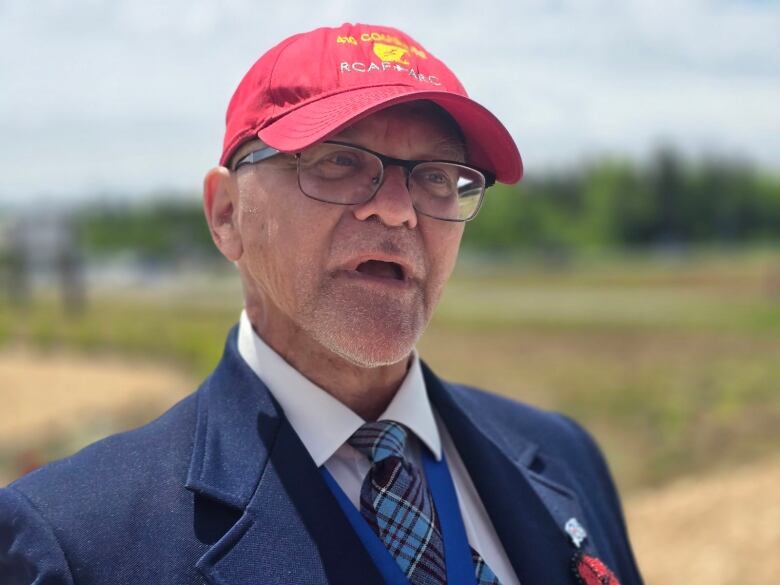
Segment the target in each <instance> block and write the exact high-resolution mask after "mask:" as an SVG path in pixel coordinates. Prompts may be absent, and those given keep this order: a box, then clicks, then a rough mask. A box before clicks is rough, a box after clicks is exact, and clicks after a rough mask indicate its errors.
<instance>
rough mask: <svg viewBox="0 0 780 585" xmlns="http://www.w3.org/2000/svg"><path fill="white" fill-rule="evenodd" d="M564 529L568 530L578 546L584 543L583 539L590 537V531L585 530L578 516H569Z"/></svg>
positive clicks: (567, 532)
mask: <svg viewBox="0 0 780 585" xmlns="http://www.w3.org/2000/svg"><path fill="white" fill-rule="evenodd" d="M563 529H564V530H565V531H566V534H568V535H569V538H571V541H572V542H573V543H574V546H576V547H577V548H580V545H581V544H582V543H583V541H584V540H585V539H586V538H588V533H587V532H585V529H584V528H583V527H582V524H580V522H579V520H577V519H576V518H569V519H568V520H567V521H566V525H565V526H564V527H563Z"/></svg>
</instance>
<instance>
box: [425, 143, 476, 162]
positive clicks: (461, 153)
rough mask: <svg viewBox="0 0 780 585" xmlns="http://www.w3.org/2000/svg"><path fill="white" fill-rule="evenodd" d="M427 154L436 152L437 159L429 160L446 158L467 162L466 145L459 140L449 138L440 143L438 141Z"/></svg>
mask: <svg viewBox="0 0 780 585" xmlns="http://www.w3.org/2000/svg"><path fill="white" fill-rule="evenodd" d="M426 152H427V153H432V152H435V153H436V156H435V157H429V158H441V157H443V158H445V159H447V160H461V159H462V160H463V161H464V162H466V160H467V157H466V145H465V144H463V142H462V141H461V140H458V139H457V138H452V137H447V138H442V139H441V140H440V141H438V142H437V143H436V144H434V145H433V147H432V148H431V150H428V151H426Z"/></svg>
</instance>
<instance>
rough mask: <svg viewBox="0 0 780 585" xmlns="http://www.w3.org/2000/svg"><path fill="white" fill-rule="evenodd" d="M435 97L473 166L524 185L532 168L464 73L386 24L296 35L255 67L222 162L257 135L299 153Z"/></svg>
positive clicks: (231, 114) (239, 92)
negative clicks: (398, 107)
mask: <svg viewBox="0 0 780 585" xmlns="http://www.w3.org/2000/svg"><path fill="white" fill-rule="evenodd" d="M413 100H430V101H432V102H434V103H436V104H438V105H439V106H440V107H442V108H443V109H444V110H446V111H447V112H448V113H449V114H450V115H451V116H452V117H453V118H454V119H455V121H456V122H457V123H458V125H459V126H460V129H461V131H462V132H463V135H464V137H465V139H466V148H467V151H468V153H469V162H470V163H471V164H473V165H475V166H478V167H481V168H484V169H486V170H489V171H491V172H493V173H494V174H495V175H496V178H497V179H498V180H499V181H501V182H503V183H516V182H517V181H519V180H520V178H521V177H522V175H523V163H522V160H521V158H520V153H519V152H518V150H517V146H516V145H515V142H514V140H513V139H512V136H511V135H510V134H509V132H508V131H507V129H506V128H505V127H504V125H503V124H502V123H501V122H499V121H498V118H496V117H495V116H494V115H493V114H491V113H490V112H489V111H488V110H487V109H485V108H484V107H483V106H481V105H479V104H478V103H477V102H475V101H474V100H472V99H470V98H469V97H468V95H467V94H466V90H465V89H464V88H463V85H461V83H460V81H458V79H457V78H456V77H455V74H454V73H453V72H452V71H450V69H449V68H448V67H447V66H446V65H445V64H444V63H442V62H441V61H439V60H438V59H437V58H436V57H434V56H433V55H431V54H430V53H429V52H428V51H427V50H425V49H424V48H423V47H422V46H421V45H420V44H419V43H418V42H417V41H415V40H414V39H412V38H411V37H409V36H408V35H406V34H405V33H403V32H401V31H399V30H397V29H395V28H389V27H385V26H373V25H367V24H343V25H341V26H340V27H338V28H318V29H316V30H313V31H311V32H307V33H301V34H297V35H294V36H292V37H290V38H288V39H286V40H284V41H282V42H281V43H279V44H278V45H276V46H275V47H274V48H272V49H271V50H269V51H268V52H267V53H265V54H264V55H263V56H262V57H260V59H258V60H257V62H256V63H255V64H254V65H253V66H252V67H251V69H249V71H248V72H247V73H246V75H245V76H244V78H243V79H242V80H241V83H239V85H238V88H237V89H236V92H235V93H234V94H233V97H232V99H231V100H230V104H229V105H228V110H227V120H226V121H227V128H226V130H225V141H224V145H223V149H222V157H221V158H220V164H222V165H225V164H227V162H228V161H229V160H230V157H231V156H232V155H233V153H235V151H236V150H237V149H238V148H239V147H240V146H241V145H242V144H243V143H244V142H247V141H248V140H252V139H254V138H255V137H257V138H259V139H260V140H262V141H263V142H264V143H265V144H267V145H268V146H272V147H273V148H276V149H278V150H280V151H282V152H299V151H301V150H303V149H304V148H306V147H308V146H311V145H312V144H315V143H317V142H320V141H322V140H325V139H326V138H328V137H329V136H332V135H333V134H336V133H338V132H340V131H341V130H343V129H344V128H346V127H347V126H350V125H351V124H353V123H355V122H356V121H358V120H359V119H361V118H363V117H365V116H368V115H369V114H372V113H374V112H376V111H378V110H381V109H384V108H387V107H389V106H393V105H395V104H400V103H403V102H409V101H413Z"/></svg>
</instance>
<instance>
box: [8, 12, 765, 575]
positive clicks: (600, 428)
mask: <svg viewBox="0 0 780 585" xmlns="http://www.w3.org/2000/svg"><path fill="white" fill-rule="evenodd" d="M344 21H359V22H369V23H380V24H388V25H391V26H397V27H398V28H401V29H403V30H404V31H406V32H408V33H409V34H410V35H412V36H413V37H415V38H417V39H418V40H420V42H421V44H422V45H423V46H424V47H425V48H426V49H427V50H428V51H430V52H431V53H433V54H435V55H437V56H438V57H440V58H441V59H443V60H444V61H445V62H446V63H448V64H449V65H450V66H451V67H452V68H453V69H454V70H455V71H456V73H457V74H458V75H459V77H460V79H461V80H462V81H463V83H464V85H465V86H466V87H467V89H468V90H469V92H470V94H471V96H472V97H474V98H475V99H477V100H478V101H480V102H482V103H483V104H485V105H486V106H487V107H489V108H490V109H491V110H492V111H493V112H494V113H495V114H496V115H497V116H498V117H499V118H500V119H501V120H502V121H504V123H505V124H506V125H507V127H508V128H509V129H510V131H511V132H512V133H513V135H514V137H515V140H516V141H517V143H518V145H519V147H520V150H521V152H522V153H523V157H524V161H525V165H526V178H525V179H524V180H523V181H522V182H521V183H520V184H519V185H518V186H512V187H507V186H497V187H495V188H494V189H493V190H491V192H489V194H488V197H487V200H486V203H485V205H484V206H483V208H482V211H481V213H480V216H479V218H478V219H477V220H476V221H475V222H472V223H471V224H469V225H468V227H467V229H466V234H465V239H464V243H463V249H462V256H461V260H460V262H459V265H458V267H457V269H456V274H455V276H454V278H453V280H452V282H451V284H450V285H449V288H448V290H447V293H446V295H445V298H444V300H443V302H442V305H441V307H440V309H439V311H438V313H437V315H436V317H435V319H434V322H433V324H432V326H431V328H430V330H429V331H428V333H427V334H426V335H425V337H424V339H423V340H422V342H421V344H420V350H421V353H422V355H423V357H424V358H425V359H426V360H427V361H428V362H429V363H430V364H431V365H432V366H433V367H434V369H436V370H437V371H438V372H439V373H440V374H442V375H443V376H444V377H446V378H450V379H454V380H458V381H462V382H468V383H472V384H475V385H479V386H483V387H487V388H491V389H493V390H495V391H498V392H501V393H503V394H506V395H508V396H512V397H515V398H517V399H520V400H524V401H527V402H530V403H533V404H536V405H539V406H541V407H544V408H550V409H556V410H559V411H563V412H566V413H568V414H570V415H572V416H574V417H575V418H577V419H578V420H580V421H581V422H582V423H584V424H585V425H586V426H587V427H588V428H589V429H591V430H592V431H593V433H594V434H595V436H596V437H597V439H598V440H599V442H600V444H601V445H602V447H603V448H604V450H605V452H606V454H607V456H608V458H609V461H610V463H611V465H612V468H613V471H614V474H615V477H616V479H617V481H618V484H619V487H620V489H621V491H622V493H623V496H624V503H625V507H626V514H627V518H628V522H629V529H630V532H631V535H632V538H633V540H634V545H635V548H636V552H637V555H638V558H639V561H640V565H641V567H642V569H643V571H644V573H645V577H646V579H647V581H648V583H651V584H652V583H662V582H663V583H691V582H707V583H710V584H719V583H736V582H742V581H743V580H744V576H745V575H749V576H750V577H751V580H753V581H756V582H770V578H771V577H775V578H777V576H778V575H780V560H778V556H777V550H778V548H780V498H778V496H777V485H778V483H780V392H778V379H779V378H780V115H779V114H778V107H777V104H778V103H780V35H778V30H780V2H777V1H774V0H763V1H762V0H741V1H738V0H688V1H686V2H678V3H672V4H668V3H666V4H665V3H658V2H651V1H650V0H624V1H623V2H619V3H616V2H607V1H595V0H593V1H566V0H561V1H554V0H546V1H538V2H537V1H517V0H515V1H510V0H505V1H496V2H491V1H484V2H480V3H479V7H477V8H475V7H474V6H473V3H466V2H452V1H450V2H443V1H439V2H428V3H420V2H405V1H399V2H392V3H389V2H388V3H366V2H357V0H354V1H350V0H344V1H336V2H331V3H328V4H327V5H325V4H323V5H321V6H319V7H317V8H316V9H313V8H312V7H311V6H308V7H306V8H305V9H304V4H303V3H296V2H283V3H282V2H279V3H275V4H273V5H271V4H270V3H262V4H261V3H256V2H248V1H246V0H226V1H221V2H216V1H215V0H202V1H200V0H188V1H187V2H184V1H183V0H170V1H168V2H166V3H152V2H130V1H129V0H127V1H126V0H115V1H113V2H107V1H106V2H104V1H101V0H91V1H88V0H70V1H68V2H65V1H60V0H56V1H55V0H39V1H38V2H34V3H30V2H23V1H21V0H0V485H2V484H4V483H6V482H8V481H11V480H13V479H14V478H16V477H18V476H19V475H21V474H23V473H25V472H27V471H29V470H30V469H33V468H34V467H36V466H38V465H40V464H42V463H44V462H46V461H48V460H50V459H53V458H58V457H62V456H65V455H67V454H69V453H72V452H74V451H75V450H77V449H79V448H80V447H82V446H84V445H85V444H87V443H88V442H91V441H93V440H96V439H98V438H100V437H102V436H104V435H106V434H108V433H111V432H116V431H118V430H121V429H125V428H130V427H133V426H137V425H139V424H142V423H144V422H146V421H148V420H150V419H151V418H154V417H155V416H157V415H158V414H159V413H161V412H162V411H163V410H165V409H166V408H167V407H168V406H169V405H170V404H172V403H173V402H174V401H176V400H178V399H180V398H181V397H183V396H185V395H186V394H188V393H189V392H191V391H192V390H193V389H194V388H195V387H196V385H197V384H198V382H199V381H200V379H202V377H203V376H205V375H206V374H207V373H208V372H209V371H210V370H211V369H212V367H213V366H214V364H215V363H216V362H217V360H218V358H219V356H220V353H221V350H222V345H223V342H224V337H225V334H226V333H227V330H228V329H229V327H230V326H231V325H232V324H233V323H234V322H235V321H236V320H237V318H238V315H239V311H240V308H241V293H240V288H239V284H238V278H237V275H236V274H235V273H234V271H233V269H232V266H231V265H229V264H228V263H227V262H226V261H224V260H222V259H221V257H219V256H218V254H217V253H216V250H215V248H214V247H213V245H212V244H211V241H210V237H209V234H208V232H207V229H206V225H205V221H204V220H203V218H202V212H201V207H200V184H201V180H202V176H203V175H204V173H205V171H206V170H208V168H210V167H211V166H213V165H215V164H216V161H217V159H218V156H219V153H220V151H221V147H220V145H221V140H222V132H223V123H224V122H223V120H224V111H225V108H226V106H227V102H228V100H229V98H230V95H231V94H232V91H233V89H234V88H235V86H236V84H237V83H238V81H239V79H240V78H241V76H242V75H243V73H244V72H245V71H246V69H247V68H248V67H249V66H250V65H251V63H252V62H254V60H255V59H256V58H257V57H258V56H259V55H260V54H261V53H262V52H264V51H265V50H266V49H268V48H270V47H271V46H272V45H273V44H275V43H276V42H278V41H279V40H281V39H282V38H284V37H285V36H288V35H290V34H293V33H295V32H300V31H303V30H307V29H310V28H315V27H317V26H322V25H337V24H340V23H341V22H344Z"/></svg>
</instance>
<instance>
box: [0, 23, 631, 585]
mask: <svg viewBox="0 0 780 585" xmlns="http://www.w3.org/2000/svg"><path fill="white" fill-rule="evenodd" d="M521 174H522V165H521V161H520V156H519V154H518V152H517V148H516V147H515V145H514V142H513V141H512V138H511V137H510V135H509V133H508V132H507V131H506V129H505V128H504V127H503V126H502V125H501V123H500V122H499V121H498V120H497V119H496V118H495V117H493V116H492V115H491V114H490V113H489V112H488V111H487V110H485V109H484V108H483V107H482V106H479V105H478V104H476V103H475V102H473V101H471V100H470V99H469V98H468V97H466V94H465V91H464V90H463V88H462V86H461V85H460V83H459V82H458V81H457V79H456V78H455V76H454V75H453V74H452V72H451V71H450V70H449V69H447V67H446V66H445V65H444V64H443V63H441V62H440V61H438V60H437V59H436V58H435V57H434V56H433V55H431V54H430V53H428V51H427V50H425V49H424V48H423V47H422V46H421V45H419V44H418V43H417V42H416V41H414V40H413V39H411V38H409V37H408V36H407V35H405V34H404V33H402V32H400V31H398V30H395V29H390V28H386V27H378V26H365V25H349V24H346V25H343V26H341V27H339V28H336V29H328V28H325V29H318V30H315V31H312V32H309V33H305V34H302V35H296V36H294V37H292V38H290V39H287V40H285V41H283V42H282V43H280V44H279V45H277V46H276V47H275V48H273V49H271V50H270V51H269V52H268V53H266V54H265V55H264V56H263V57H261V58H260V60H259V61H258V62H257V63H256V64H255V65H254V66H253V67H252V68H251V69H250V71H249V72H248V73H247V75H246V76H245V77H244V79H243V80H242V82H241V83H240V85H239V87H238V89H237V90H236V93H235V94H234V96H233V99H232V100H231V103H230V105H229V108H228V114H227V130H226V135H225V144H224V149H223V153H222V157H221V160H220V166H218V167H217V168H215V169H213V170H211V171H210V172H209V173H208V174H207V176H206V179H205V182H204V209H205V213H206V219H207V221H208V225H209V228H210V230H211V234H212V236H213V239H214V242H215V244H216V245H217V247H218V248H219V250H220V251H221V252H222V254H223V255H224V256H225V257H226V258H227V259H228V260H230V261H232V262H234V263H235V265H236V266H237V268H238V271H239V274H240V277H241V280H242V283H243V288H244V300H245V310H244V312H243V313H242V315H241V319H240V323H239V325H238V327H237V328H235V329H234V330H233V331H232V332H231V333H230V335H229V337H228V341H227V345H226V349H225V354H224V356H223V358H222V361H221V362H220V364H219V365H218V367H217V369H216V370H215V371H214V373H213V374H212V375H211V376H210V377H209V378H208V379H207V380H206V381H205V382H204V384H203V385H202V386H201V388H200V389H199V390H198V391H197V392H196V393H195V394H194V395H192V396H191V397H189V398H187V399H185V400H184V401H183V402H181V403H180V404H178V405H177V406H175V407H174V408H173V409H172V410H170V411H169V412H168V413H166V414H165V415H163V416H162V417H161V418H160V419H158V420H157V421H154V422H153V423H151V424H149V425H147V426H146V427H143V428H141V429H138V430H136V431H132V432H130V433H125V434H122V435H118V436H115V437H111V438H108V439H106V440H104V441H101V442H99V443H97V444H95V445H93V446H91V447H89V448H87V449H85V450H84V451H82V452H81V453H79V454H77V455H75V456H74V457H71V458H69V459H66V460H64V461H61V462H57V463H54V464H52V465H50V466H48V467H46V468H44V469H42V470H39V471H37V472H34V473H32V474H30V475H28V476H26V477H24V478H22V479H20V480H19V481H17V482H16V483H14V484H13V485H11V486H10V487H9V488H7V489H6V490H3V491H2V492H0V582H2V584H3V585H5V584H11V583H13V584H17V583H25V584H26V583H47V584H48V583H58V584H59V583H76V584H98V583H111V584H116V583H155V584H156V583H213V584H224V585H227V584H233V585H239V584H249V583H253V584H254V583H301V584H304V583H307V584H308V583H332V584H343V583H360V584H371V583H412V584H415V585H418V584H437V583H470V584H474V583H480V584H483V583H484V584H487V583H503V584H506V585H508V584H516V583H522V584H523V585H532V584H549V583H553V584H557V583H562V584H563V583H612V584H615V583H618V582H620V583H623V584H626V583H639V582H640V577H639V575H638V572H637V569H636V566H635V563H634V560H633V557H632V554H631V550H630V546H629V544H628V540H627V537H626V533H625V529H624V525H623V520H622V516H621V512H620V505H619V502H618V499H617V495H616V493H615V491H614V488H613V485H612V482H611V480H610V477H609V473H608V471H607V469H606V466H605V464H604V462H603V460H602V458H601V456H600V454H599V452H598V450H597V448H596V447H595V445H594V444H593V442H592V441H591V439H590V438H589V437H588V435H586V434H585V433H584V432H583V431H582V430H581V429H580V428H579V427H578V426H576V425H575V424H574V423H573V422H571V421H569V420H568V419H565V418H563V417H561V416H559V415H555V414H550V413H543V412H540V411H537V410H535V409H532V408H530V407H528V406H524V405H521V404H518V403H514V402H511V401H508V400H506V399H503V398H499V397H496V396H492V395H489V394H486V393H484V392H482V391H478V390H474V389H470V388H466V387H463V386H458V385H455V384H450V383H447V382H444V381H442V380H440V379H439V378H437V377H436V376H435V375H434V374H433V373H432V372H431V371H430V370H429V369H428V368H427V367H426V366H425V365H424V364H423V363H422V362H421V361H420V360H419V358H418V356H417V354H416V352H415V350H414V346H415V343H416V342H417V340H418V339H419V337H420V335H421V334H422V333H423V331H424V329H425V327H426V325H427V323H428V322H429V320H430V318H431V315H432V313H433V310H434V308H435V306H436V304H437V302H438V300H439V298H440V296H441V293H442V290H443V288H444V285H445V283H446V281H447V279H448V278H449V276H450V273H451V271H452V269H453V266H454V264H455V260H456V256H457V251H458V246H459V243H460V239H461V236H462V234H463V229H464V222H465V221H466V220H469V219H471V218H473V217H474V215H475V214H476V213H477V211H478V209H479V206H480V203H481V201H482V197H483V195H484V190H485V188H486V187H487V186H489V185H490V184H492V183H493V181H494V180H495V179H496V178H497V179H498V180H500V181H504V182H509V183H511V182H515V181H517V180H519V179H520V176H521Z"/></svg>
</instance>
